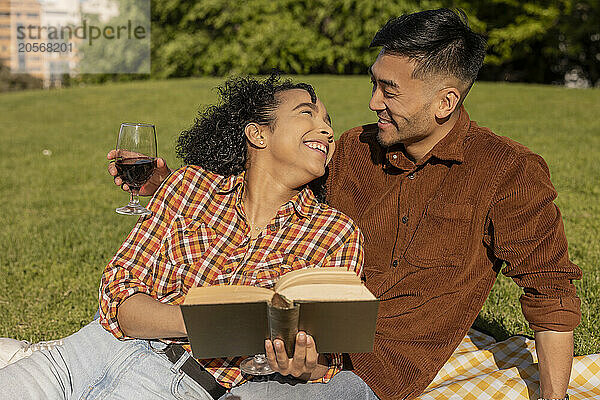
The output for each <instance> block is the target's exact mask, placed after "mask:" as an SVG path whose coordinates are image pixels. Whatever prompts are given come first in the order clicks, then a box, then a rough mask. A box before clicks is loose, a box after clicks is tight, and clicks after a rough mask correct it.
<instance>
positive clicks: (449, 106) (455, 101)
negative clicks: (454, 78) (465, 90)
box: [435, 87, 461, 120]
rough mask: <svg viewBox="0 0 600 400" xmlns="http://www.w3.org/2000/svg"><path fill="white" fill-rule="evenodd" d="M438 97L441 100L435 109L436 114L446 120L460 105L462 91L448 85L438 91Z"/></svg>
mask: <svg viewBox="0 0 600 400" xmlns="http://www.w3.org/2000/svg"><path fill="white" fill-rule="evenodd" d="M438 99H439V102H438V107H437V108H436V110H435V116H436V118H438V119H440V120H445V119H447V118H448V117H449V116H450V115H451V114H452V113H453V112H454V110H456V107H458V105H459V103H460V99H461V93H460V90H458V88H456V87H446V88H444V89H442V90H440V91H439V92H438Z"/></svg>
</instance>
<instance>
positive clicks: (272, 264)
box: [0, 76, 362, 398]
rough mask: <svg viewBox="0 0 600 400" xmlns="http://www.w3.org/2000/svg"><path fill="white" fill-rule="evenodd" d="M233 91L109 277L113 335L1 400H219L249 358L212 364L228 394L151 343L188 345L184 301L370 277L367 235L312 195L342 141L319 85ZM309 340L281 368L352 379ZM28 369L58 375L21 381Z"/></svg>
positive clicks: (98, 336) (104, 319)
mask: <svg viewBox="0 0 600 400" xmlns="http://www.w3.org/2000/svg"><path fill="white" fill-rule="evenodd" d="M220 96H221V101H220V103H219V104H218V105H216V106H211V107H209V108H207V109H206V110H205V111H204V112H203V113H201V115H200V118H198V119H196V121H195V124H194V125H193V126H192V127H191V128H190V129H189V130H187V131H184V132H183V133H182V134H181V136H180V138H179V142H178V146H177V151H178V155H179V156H180V157H181V158H183V160H184V162H185V163H186V164H189V165H188V166H185V167H183V168H180V169H179V170H177V171H175V172H174V173H172V174H171V175H170V176H169V177H168V178H167V179H166V181H165V182H164V183H163V184H162V186H161V187H160V189H159V190H158V191H157V193H156V194H155V196H154V197H153V198H152V200H151V201H150V203H149V204H148V208H149V209H150V210H151V211H152V215H150V216H147V217H142V218H141V219H140V220H139V221H138V223H137V224H136V226H135V227H134V229H133V230H132V231H131V233H130V234H129V236H128V238H127V239H126V240H125V242H124V243H123V245H122V246H121V248H120V249H119V251H118V252H117V254H116V255H115V256H114V257H113V259H112V260H111V261H110V263H109V264H108V266H107V267H106V269H105V271H104V274H103V276H102V282H101V287H100V314H101V316H100V324H101V325H102V327H104V328H105V329H102V328H101V327H100V325H99V324H98V322H92V323H91V324H89V325H88V326H86V327H84V328H83V329H82V330H81V331H79V332H78V333H76V334H75V335H73V336H71V337H69V338H67V339H65V340H64V342H65V343H64V345H62V346H57V347H56V348H55V349H53V350H51V351H49V352H48V354H50V357H48V356H47V355H43V356H41V355H40V354H41V353H40V354H35V353H34V354H33V355H32V356H31V357H30V358H27V359H24V360H21V361H19V362H17V363H15V364H13V365H11V366H9V367H7V368H5V369H3V370H0V394H3V393H6V394H10V395H12V396H13V398H19V396H20V395H22V394H23V393H24V392H23V391H25V393H30V394H31V393H36V394H38V395H39V394H40V393H42V395H40V397H45V398H54V397H57V398H64V397H69V396H62V395H61V393H63V392H65V391H64V388H65V387H70V390H69V393H72V394H73V395H75V394H77V396H80V395H81V394H85V395H86V396H90V397H92V398H93V397H94V396H101V395H104V393H105V392H110V393H118V394H119V395H122V396H123V397H127V396H129V397H130V398H132V396H133V397H138V398H140V397H144V398H148V397H150V398H152V396H155V397H161V396H166V395H165V393H167V392H169V394H171V392H178V393H179V394H177V393H175V394H174V395H175V397H177V396H179V395H181V396H184V395H185V396H188V397H189V396H190V393H192V396H198V397H197V398H210V397H206V396H207V394H206V391H209V392H211V393H212V396H213V397H218V394H220V393H222V388H230V387H232V386H235V385H239V384H241V383H243V382H244V380H245V379H244V377H243V376H242V374H241V372H240V370H239V362H240V361H241V358H239V357H238V358H229V359H211V360H198V362H199V364H200V365H202V366H203V367H204V369H205V370H206V371H208V373H210V376H211V377H214V379H216V385H217V387H216V388H214V387H209V388H207V387H206V385H205V386H203V388H201V387H200V386H199V385H198V384H197V383H196V382H194V381H193V380H191V379H190V376H189V375H187V374H182V373H179V372H178V370H179V368H180V367H182V365H184V364H189V363H188V358H189V353H187V352H183V355H181V353H178V354H179V357H178V358H177V359H173V360H171V361H172V362H174V363H175V364H171V363H170V362H169V361H168V360H167V357H165V356H164V355H163V354H160V353H161V352H164V351H171V350H172V349H173V348H175V347H176V346H178V345H170V346H167V345H166V344H165V341H156V340H150V341H148V340H141V339H157V338H160V339H166V338H181V337H185V336H186V331H185V325H184V323H183V318H182V316H181V311H180V308H179V304H181V303H182V302H183V299H184V296H185V294H186V293H187V291H188V289H189V288H190V287H192V286H203V285H204V286H205V285H216V284H244V285H258V286H265V287H271V286H273V285H274V283H275V282H276V280H277V279H278V278H279V276H281V275H283V274H285V273H287V272H289V271H292V270H295V269H300V268H310V267H331V266H343V267H347V268H351V269H353V270H355V271H356V272H357V273H360V269H361V266H362V248H361V234H360V232H359V231H358V228H357V227H356V226H355V225H354V223H353V222H352V221H351V220H350V219H349V218H348V217H346V216H345V215H343V214H341V213H340V212H338V211H336V210H334V209H332V208H330V207H327V206H326V205H324V204H321V203H319V202H318V201H317V199H316V197H315V194H314V193H313V192H312V190H311V189H310V188H309V187H308V185H309V183H311V182H312V181H314V180H315V179H317V178H319V177H321V176H323V175H324V173H325V170H326V166H327V163H328V162H329V160H330V159H331V156H332V154H333V151H334V146H335V145H334V142H333V131H332V128H331V121H330V118H329V116H328V114H327V111H326V109H325V107H324V105H323V103H322V102H321V101H319V100H318V99H317V97H316V95H315V93H314V91H313V89H312V87H310V86H309V85H306V84H293V83H291V82H289V81H284V82H280V81H279V80H278V78H277V77H276V76H271V77H270V78H268V79H266V80H264V81H258V80H255V79H252V78H237V79H231V80H229V81H227V82H226V83H225V85H224V86H223V87H222V88H220ZM207 328H208V329H210V328H209V327H207ZM107 331H108V332H110V333H112V335H111V334H109V333H108V332H107ZM115 337H116V338H119V339H133V338H136V339H135V340H128V341H118V340H115V339H114V338H115ZM175 341H176V340H175ZM296 342H297V345H296V352H295V354H294V358H293V359H289V358H288V356H287V355H286V354H285V350H284V349H283V343H281V341H278V340H276V341H275V343H272V342H270V341H267V342H266V345H265V351H266V353H267V356H268V358H269V363H270V364H271V366H272V367H273V368H274V369H276V370H277V371H279V372H280V373H281V374H282V375H291V376H294V377H297V378H301V379H303V380H309V381H315V382H327V381H328V380H329V379H331V377H332V376H333V375H335V374H336V373H337V372H338V371H339V370H340V367H341V357H340V355H318V354H317V351H316V346H317V345H318V344H315V343H314V340H312V338H311V337H310V336H308V335H306V334H304V333H299V335H298V337H297V340H296ZM177 348H178V347H177ZM49 371H59V372H58V373H54V372H52V373H51V372H49ZM65 371H66V372H65ZM24 374H30V375H33V376H39V375H41V376H43V377H44V378H43V379H42V381H36V382H32V383H31V384H29V382H28V384H25V385H23V384H22V383H21V384H14V383H12V384H10V382H11V380H13V379H17V380H18V379H19V378H22V377H23V376H24ZM5 383H6V385H5ZM210 385H211V383H209V384H208V386H210ZM3 388H4V389H3ZM219 389H221V391H219ZM183 392H185V394H184V393H183ZM157 393H160V395H157ZM202 396H204V397H202ZM22 397H25V396H22ZM161 398H162V397H161ZM194 398H196V397H194Z"/></svg>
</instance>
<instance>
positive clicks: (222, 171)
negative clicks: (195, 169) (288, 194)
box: [176, 73, 325, 201]
mask: <svg viewBox="0 0 600 400" xmlns="http://www.w3.org/2000/svg"><path fill="white" fill-rule="evenodd" d="M291 89H303V90H306V91H307V92H308V93H309V94H310V98H311V101H312V102H313V103H314V102H316V101H317V96H316V94H315V91H314V89H313V87H312V86H311V85H309V84H307V83H294V82H292V81H291V80H287V79H286V80H280V77H279V75H278V74H276V73H274V74H271V76H269V77H268V78H266V79H264V80H257V79H254V78H251V77H234V78H230V79H228V80H227V81H226V82H225V83H224V84H223V85H222V86H219V87H218V88H217V90H218V93H219V101H218V103H217V104H216V105H211V106H208V107H206V108H205V109H203V110H201V111H199V113H198V117H197V118H196V119H195V121H194V124H193V125H192V126H191V127H190V128H189V129H187V130H184V131H183V132H181V134H180V135H179V138H178V139H177V146H176V152H177V157H179V158H180V159H182V160H183V162H184V164H191V165H198V166H200V167H202V168H204V169H206V170H207V171H211V172H214V173H216V174H219V175H224V176H231V175H237V174H239V173H241V172H242V171H244V170H245V169H246V161H247V159H248V151H247V150H248V149H247V142H246V136H245V134H244V129H245V127H246V125H247V124H248V123H250V122H255V123H257V124H260V125H271V124H272V123H273V122H274V119H275V117H274V115H273V112H274V111H275V109H276V108H277V106H278V101H277V98H276V97H275V95H276V94H277V93H279V92H282V91H286V90H291ZM324 181H325V178H324V177H322V178H319V179H316V180H315V181H313V182H311V183H310V184H309V186H310V187H311V189H312V190H313V192H314V194H315V196H317V199H318V200H319V201H324V200H325V199H324V197H325V190H324Z"/></svg>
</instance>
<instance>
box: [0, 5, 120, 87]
mask: <svg viewBox="0 0 600 400" xmlns="http://www.w3.org/2000/svg"><path fill="white" fill-rule="evenodd" d="M118 14H119V10H118V5H117V3H115V2H113V1H110V0H0V63H2V64H3V65H5V66H8V67H10V69H11V72H12V73H27V74H29V75H32V76H35V77H37V78H41V79H42V80H43V83H44V87H47V88H48V87H60V86H61V85H62V81H63V76H64V74H69V75H73V74H74V72H73V71H76V70H77V63H78V60H79V58H78V54H77V49H78V45H79V42H80V41H81V40H82V39H79V38H77V37H74V36H71V37H70V38H69V35H68V34H66V33H67V32H68V30H67V29H66V27H76V26H81V24H82V21H83V19H84V18H86V17H89V16H95V17H97V19H98V20H99V21H101V22H106V21H108V20H110V19H111V18H112V17H114V16H116V15H118ZM84 16H85V17H84ZM30 26H31V27H34V29H32V30H31V31H27V33H28V34H27V35H25V38H19V36H20V35H18V34H17V32H18V29H19V27H21V28H20V29H21V31H22V29H25V30H27V29H28V27H30ZM37 27H40V28H41V29H37ZM49 27H53V28H56V29H58V31H60V30H61V29H62V28H65V30H64V32H65V34H64V35H61V36H62V37H59V38H56V37H54V38H50V37H49V35H48V32H49V30H48V28H49ZM29 33H33V34H32V35H30V34H29ZM21 36H23V35H21ZM42 43H44V44H45V45H44V47H45V48H46V46H47V45H48V44H51V45H52V46H53V48H58V46H60V45H61V44H62V49H67V50H68V51H40V50H39V45H41V44H42ZM33 44H37V47H38V50H37V51H34V50H33V48H32V47H31V46H32V45H33ZM25 45H26V46H27V49H26V50H27V51H19V49H21V50H23V47H24V46H25Z"/></svg>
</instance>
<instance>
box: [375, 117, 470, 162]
mask: <svg viewBox="0 0 600 400" xmlns="http://www.w3.org/2000/svg"><path fill="white" fill-rule="evenodd" d="M470 123H471V121H470V118H469V114H467V111H466V110H465V108H464V106H461V107H460V115H459V117H458V120H457V121H456V123H455V124H454V127H452V129H451V130H450V132H448V134H447V135H446V136H444V137H443V138H442V140H440V141H439V142H438V143H437V144H436V145H435V146H433V148H432V149H431V150H430V151H429V153H428V154H427V155H425V157H423V159H422V160H420V161H419V162H418V163H417V164H425V163H426V162H427V161H428V160H429V159H430V158H431V157H435V158H437V159H439V160H443V161H455V162H458V163H462V162H463V160H464V140H465V137H466V135H467V132H468V130H469V127H470ZM403 149H404V147H403V146H402V145H400V146H394V147H390V148H389V149H388V152H387V154H386V158H387V159H388V162H389V163H390V164H391V165H393V166H395V167H396V168H400V169H404V170H410V169H412V168H413V167H414V165H415V163H413V162H412V161H411V160H410V159H409V158H408V157H407V156H406V154H405V153H404V150H403Z"/></svg>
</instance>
